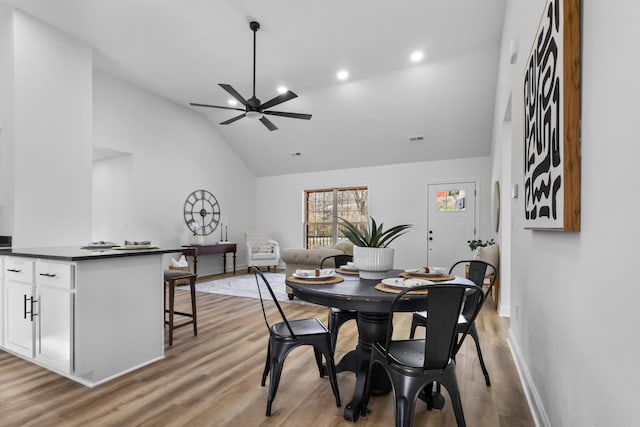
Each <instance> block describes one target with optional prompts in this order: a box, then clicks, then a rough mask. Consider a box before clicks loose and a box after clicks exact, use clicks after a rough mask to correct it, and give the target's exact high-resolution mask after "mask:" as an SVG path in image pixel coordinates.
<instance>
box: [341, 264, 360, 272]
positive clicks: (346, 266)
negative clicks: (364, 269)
mask: <svg viewBox="0 0 640 427" xmlns="http://www.w3.org/2000/svg"><path fill="white" fill-rule="evenodd" d="M338 268H341V269H343V270H349V271H358V268H357V267H356V266H355V265H354V266H351V267H350V266H348V265H347V264H345V265H341V266H340V267H338Z"/></svg>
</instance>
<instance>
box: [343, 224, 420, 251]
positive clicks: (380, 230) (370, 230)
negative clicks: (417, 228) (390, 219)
mask: <svg viewBox="0 0 640 427" xmlns="http://www.w3.org/2000/svg"><path fill="white" fill-rule="evenodd" d="M340 221H341V225H342V226H343V227H344V229H343V232H342V234H343V235H344V236H345V237H346V238H347V239H349V240H350V241H351V243H353V244H354V245H356V246H362V247H371V248H386V247H387V246H389V244H390V243H391V242H393V241H394V240H395V239H397V238H398V237H400V236H402V235H403V234H405V233H406V232H407V231H408V230H409V229H410V228H411V227H412V225H409V224H402V225H396V226H393V227H391V228H389V229H388V230H385V229H384V223H382V222H381V223H380V225H378V223H377V222H376V220H375V219H374V218H373V217H369V223H368V224H367V228H366V229H365V230H363V231H362V230H360V229H359V228H358V226H356V225H355V224H353V223H351V222H349V221H347V220H346V219H344V218H340Z"/></svg>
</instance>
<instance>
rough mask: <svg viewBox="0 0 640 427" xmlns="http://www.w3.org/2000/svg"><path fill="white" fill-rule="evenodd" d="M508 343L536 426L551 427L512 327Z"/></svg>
mask: <svg viewBox="0 0 640 427" xmlns="http://www.w3.org/2000/svg"><path fill="white" fill-rule="evenodd" d="M507 343H508V344H509V350H511V356H512V357H513V361H514V362H515V364H516V369H517V370H518V375H519V376H520V383H521V384H522V388H523V390H524V394H525V397H526V398H527V403H528V404H529V409H530V410H531V416H532V417H533V422H534V423H535V425H536V427H551V421H549V417H548V416H547V412H546V411H545V410H544V406H543V405H542V400H541V399H540V395H539V394H538V390H536V387H535V384H534V383H533V379H532V378H531V373H530V372H529V368H528V367H527V363H526V361H525V360H524V358H523V357H522V352H521V351H520V347H518V344H517V343H516V341H515V340H514V339H513V336H512V335H511V329H509V336H508V337H507Z"/></svg>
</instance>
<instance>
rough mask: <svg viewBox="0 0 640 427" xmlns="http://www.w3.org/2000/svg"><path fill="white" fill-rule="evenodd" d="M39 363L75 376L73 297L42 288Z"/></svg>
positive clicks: (38, 346) (53, 289)
mask: <svg viewBox="0 0 640 427" xmlns="http://www.w3.org/2000/svg"><path fill="white" fill-rule="evenodd" d="M37 293H38V304H37V305H38V316H37V333H36V349H35V350H36V351H35V353H36V360H38V361H40V362H42V363H43V364H45V365H47V366H50V367H52V368H55V369H58V370H61V371H64V372H66V373H69V372H71V366H72V364H71V361H72V359H71V355H72V354H73V352H72V344H73V334H72V331H73V327H72V325H73V293H71V292H69V291H67V290H64V289H59V288H49V287H42V286H38V288H37Z"/></svg>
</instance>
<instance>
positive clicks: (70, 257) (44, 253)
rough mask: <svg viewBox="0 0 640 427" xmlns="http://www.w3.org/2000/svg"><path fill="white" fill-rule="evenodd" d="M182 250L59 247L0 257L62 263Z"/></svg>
mask: <svg viewBox="0 0 640 427" xmlns="http://www.w3.org/2000/svg"><path fill="white" fill-rule="evenodd" d="M182 250H183V248H162V247H159V248H157V249H133V250H117V249H82V248H81V247H80V246H61V247H46V248H13V249H10V250H7V251H0V255H9V256H19V257H28V258H42V259H57V260H62V261H82V260H90V259H109V258H118V257H129V256H143V255H156V254H166V253H172V252H182Z"/></svg>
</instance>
